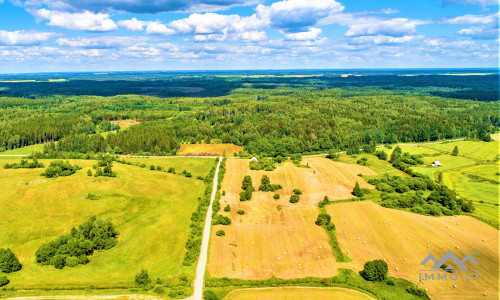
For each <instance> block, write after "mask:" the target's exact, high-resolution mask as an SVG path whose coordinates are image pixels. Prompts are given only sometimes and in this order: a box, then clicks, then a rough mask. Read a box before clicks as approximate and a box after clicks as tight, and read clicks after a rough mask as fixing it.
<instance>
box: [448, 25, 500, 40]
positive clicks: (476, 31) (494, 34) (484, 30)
mask: <svg viewBox="0 0 500 300" xmlns="http://www.w3.org/2000/svg"><path fill="white" fill-rule="evenodd" d="M457 33H458V34H459V35H463V36H469V37H471V38H472V39H475V40H488V39H498V37H499V36H498V28H488V27H483V26H479V27H470V28H465V29H462V30H459V31H458V32H457Z"/></svg>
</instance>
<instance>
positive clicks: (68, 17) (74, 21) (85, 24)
mask: <svg viewBox="0 0 500 300" xmlns="http://www.w3.org/2000/svg"><path fill="white" fill-rule="evenodd" d="M35 16H36V17H37V18H40V19H44V20H49V23H47V25H50V26H57V27H62V28H66V29H72V30H84V31H112V30H117V29H118V27H117V26H116V24H115V22H113V20H111V19H110V18H109V15H108V14H103V13H97V14H94V13H92V12H90V11H85V12H82V13H67V12H59V11H50V10H47V9H45V8H42V9H39V10H37V11H36V12H35Z"/></svg>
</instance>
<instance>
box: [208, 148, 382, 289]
mask: <svg viewBox="0 0 500 300" xmlns="http://www.w3.org/2000/svg"><path fill="white" fill-rule="evenodd" d="M248 164H249V160H247V159H228V160H227V162H226V169H227V171H226V175H225V177H224V180H223V182H222V187H221V190H222V191H224V192H225V196H222V198H221V208H222V209H223V208H224V207H225V206H226V205H230V207H231V211H230V212H224V211H223V210H222V209H221V212H220V213H221V214H223V215H226V216H229V217H230V218H231V220H232V225H229V226H223V225H217V226H214V227H213V229H212V236H211V243H212V244H211V248H210V258H209V263H208V271H209V272H210V275H211V276H213V277H232V278H243V279H266V278H270V277H271V276H276V277H280V278H287V279H290V278H300V277H307V276H316V277H330V276H334V275H336V274H337V273H338V268H346V267H349V266H350V264H349V263H337V262H336V261H335V257H334V254H333V252H332V249H331V247H330V245H329V243H328V237H327V235H326V232H325V230H324V229H323V228H321V227H319V226H317V225H315V224H314V222H315V220H316V217H317V215H318V208H317V204H318V202H319V201H321V200H322V199H323V197H324V196H328V197H329V198H330V200H339V199H346V198H351V197H352V195H351V194H350V192H351V191H352V188H353V187H354V185H355V183H356V181H357V182H359V183H360V185H361V187H366V188H372V187H371V186H370V185H369V184H368V183H366V182H365V181H364V180H363V178H361V177H359V176H357V174H359V173H363V174H367V175H370V174H371V175H373V174H375V172H374V171H373V170H370V169H368V168H366V167H363V166H359V165H350V164H345V163H337V162H333V161H331V160H328V159H326V158H321V157H314V158H304V161H303V162H302V164H307V165H309V167H310V168H304V167H297V166H294V165H293V164H292V163H284V164H283V165H282V166H280V167H278V168H277V169H276V170H274V171H271V172H269V171H252V170H250V169H249V166H248ZM264 174H266V175H268V176H269V177H270V179H271V183H274V184H281V185H282V186H283V189H282V190H278V191H277V193H278V194H279V195H280V199H279V200H274V199H273V195H274V193H272V192H259V191H258V188H259V185H260V179H261V177H262V175H264ZM245 175H251V176H252V180H253V185H254V187H255V188H256V190H257V191H256V192H254V193H253V197H252V199H251V200H250V201H245V202H241V201H240V200H239V192H240V191H241V182H242V180H243V177H244V176H245ZM295 188H298V189H300V190H301V191H302V193H303V194H302V195H301V196H300V201H299V203H295V204H291V203H290V202H289V199H290V196H291V195H292V194H293V189H295ZM238 210H244V211H245V214H244V215H239V214H238V213H237V211H238ZM217 230H224V231H225V236H223V237H219V236H216V235H215V233H216V232H217Z"/></svg>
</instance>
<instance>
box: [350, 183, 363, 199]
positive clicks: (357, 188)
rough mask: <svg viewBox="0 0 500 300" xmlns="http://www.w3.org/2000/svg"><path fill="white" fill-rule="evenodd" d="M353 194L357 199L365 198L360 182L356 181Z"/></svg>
mask: <svg viewBox="0 0 500 300" xmlns="http://www.w3.org/2000/svg"><path fill="white" fill-rule="evenodd" d="M352 194H353V195H354V196H356V197H361V196H363V190H362V189H361V187H360V186H359V182H357V181H356V185H355V186H354V189H353V190H352Z"/></svg>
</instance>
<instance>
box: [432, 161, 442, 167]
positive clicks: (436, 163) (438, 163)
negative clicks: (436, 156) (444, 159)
mask: <svg viewBox="0 0 500 300" xmlns="http://www.w3.org/2000/svg"><path fill="white" fill-rule="evenodd" d="M431 166H433V167H440V166H441V162H440V161H439V160H436V161H433V162H432V165H431Z"/></svg>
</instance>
